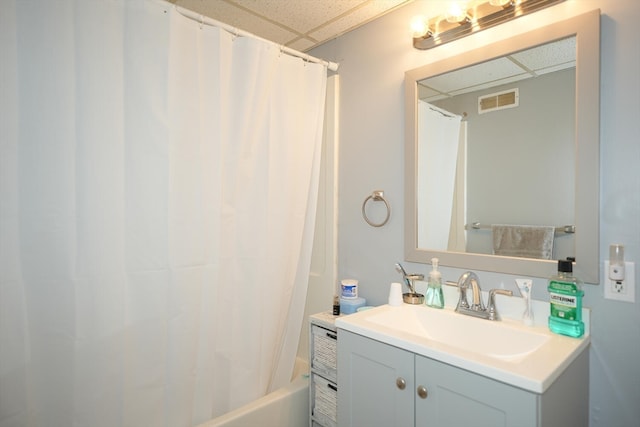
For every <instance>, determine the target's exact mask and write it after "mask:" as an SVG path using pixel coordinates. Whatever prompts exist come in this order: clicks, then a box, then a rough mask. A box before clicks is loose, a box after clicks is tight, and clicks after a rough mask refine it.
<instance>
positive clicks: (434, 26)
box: [413, 0, 565, 50]
mask: <svg viewBox="0 0 640 427" xmlns="http://www.w3.org/2000/svg"><path fill="white" fill-rule="evenodd" d="M563 1H565V0H519V1H518V0H511V1H510V2H508V3H507V4H505V5H504V6H493V5H490V4H489V1H486V2H485V3H481V4H479V5H477V6H476V7H474V8H472V9H469V10H468V13H467V15H468V16H469V17H470V19H467V20H465V21H463V22H461V23H459V24H456V25H451V24H448V25H446V29H445V30H444V31H440V32H439V31H438V27H439V26H442V21H443V20H445V18H444V17H443V16H440V17H438V18H434V19H432V20H430V21H429V23H428V27H429V29H430V31H428V32H427V33H426V34H425V35H422V36H418V37H414V38H413V47H414V48H416V49H421V50H425V49H431V48H434V47H436V46H439V45H441V44H444V43H448V42H450V41H454V40H457V39H459V38H462V37H465V36H468V35H469V34H473V33H477V32H478V31H482V30H485V29H487V28H491V27H494V26H496V25H498V24H502V23H504V22H507V21H510V20H512V19H516V18H519V17H521V16H524V15H528V14H530V13H533V12H537V11H538V10H541V9H544V8H546V7H549V6H553V5H554V4H557V3H562V2H563Z"/></svg>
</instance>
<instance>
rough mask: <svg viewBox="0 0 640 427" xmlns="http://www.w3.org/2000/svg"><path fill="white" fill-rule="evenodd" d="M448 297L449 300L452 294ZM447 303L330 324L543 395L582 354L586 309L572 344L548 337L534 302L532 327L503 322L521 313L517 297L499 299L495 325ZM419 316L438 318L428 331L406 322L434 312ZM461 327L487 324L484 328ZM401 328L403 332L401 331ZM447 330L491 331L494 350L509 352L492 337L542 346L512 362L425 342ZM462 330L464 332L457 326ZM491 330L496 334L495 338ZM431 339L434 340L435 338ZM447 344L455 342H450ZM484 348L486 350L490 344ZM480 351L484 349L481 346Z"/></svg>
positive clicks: (382, 309) (543, 307)
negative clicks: (578, 335)
mask: <svg viewBox="0 0 640 427" xmlns="http://www.w3.org/2000/svg"><path fill="white" fill-rule="evenodd" d="M452 296H455V294H453V295H452ZM446 300H447V299H446ZM509 300H510V301H509ZM450 301H452V298H448V302H449V304H448V306H447V307H445V308H444V309H442V310H438V309H434V308H431V307H427V306H425V305H409V304H403V305H402V306H400V307H391V306H389V305H383V306H379V307H376V308H373V309H370V310H366V311H361V312H358V313H354V314H350V315H347V316H340V317H338V318H336V320H335V324H336V326H337V327H338V328H339V329H343V330H346V331H350V332H353V333H356V334H359V335H362V336H365V337H368V338H371V339H374V340H377V341H380V342H383V343H386V344H389V345H392V346H395V347H398V348H402V349H405V350H408V351H411V352H413V353H416V354H419V355H422V356H426V357H429V358H432V359H435V360H438V361H441V362H444V363H447V364H449V365H452V366H456V367H459V368H462V369H466V370H468V371H470V372H474V373H476V374H480V375H483V376H486V377H489V378H492V379H495V380H497V381H501V382H504V383H507V384H510V385H513V386H516V387H520V388H522V389H525V390H529V391H532V392H535V393H544V392H545V391H546V390H547V389H548V388H549V386H550V385H551V384H552V383H553V382H554V381H555V379H556V378H558V376H559V375H560V374H561V373H562V372H563V371H564V370H565V369H566V368H567V367H568V366H569V365H570V364H571V362H572V361H573V360H575V358H576V357H577V356H578V355H579V354H580V353H581V352H582V351H584V350H585V349H587V348H588V346H589V343H590V336H589V315H590V311H589V310H588V309H584V310H583V321H584V322H585V335H584V336H583V337H581V338H572V337H567V336H563V335H557V334H554V333H552V332H551V331H549V329H548V328H547V325H546V321H547V315H548V303H545V302H542V301H534V311H535V313H536V316H535V324H534V325H533V326H525V325H524V324H523V322H522V321H521V319H519V318H517V319H513V318H509V317H508V314H509V313H519V314H521V313H522V310H521V307H522V299H521V298H518V297H511V298H508V297H505V298H501V299H500V300H499V301H498V307H499V308H502V309H503V310H502V311H501V314H502V320H499V321H490V320H485V319H477V318H474V317H471V316H467V315H463V314H459V313H455V312H454V310H453V307H452V306H451V303H450ZM485 301H486V299H485ZM420 310H436V311H437V312H439V313H438V314H437V319H438V320H437V321H433V322H432V323H434V324H433V325H431V324H428V325H424V322H423V324H422V325H417V324H416V325H413V324H412V320H411V319H413V318H416V316H423V317H424V315H429V316H433V315H434V314H435V312H431V313H429V312H420ZM451 316H457V317H451ZM460 316H462V318H460ZM394 318H397V319H398V321H399V322H405V323H398V322H396V324H395V325H392V324H391V323H394V322H390V323H387V324H383V323H384V322H380V320H379V319H394ZM429 318H432V317H429ZM407 319H409V321H407ZM467 319H468V320H467ZM461 322H462V323H461ZM466 322H489V324H478V323H475V324H474V323H466ZM435 323H438V324H435ZM405 324H406V328H405V327H404V325H405ZM452 324H455V325H456V326H455V328H457V329H455V328H452V331H451V332H450V333H451V334H456V332H455V331H456V330H460V326H459V325H460V324H462V325H469V326H470V327H471V329H474V330H475V329H476V328H477V327H479V328H480V329H479V330H484V329H483V328H485V329H486V328H489V329H488V330H489V331H491V334H492V336H493V339H494V340H495V341H496V346H500V347H501V348H508V347H509V344H508V343H506V342H505V341H508V339H505V340H500V339H497V338H496V336H500V334H501V332H502V331H504V332H505V336H509V337H511V339H513V337H519V336H520V335H521V336H523V337H525V338H526V340H528V339H529V338H531V341H532V342H533V341H537V340H541V341H544V344H542V345H540V346H539V347H537V348H534V349H533V350H532V351H528V352H526V353H522V354H517V355H516V356H514V357H492V356H491V355H487V354H484V353H483V352H482V351H480V352H478V351H474V349H473V348H472V346H471V345H470V346H469V348H465V346H464V345H450V344H448V343H444V342H441V341H439V340H438V339H432V338H430V337H429V336H427V334H428V333H429V332H428V331H430V330H432V329H431V328H441V329H442V328H447V327H451V326H450V325H452ZM400 325H402V326H400ZM496 327H497V328H496ZM463 328H465V327H464V326H463ZM501 328H502V329H501ZM465 329H466V328H465ZM443 330H444V331H445V332H446V329H442V330H441V331H438V332H440V336H442V333H441V332H442V331H443ZM496 330H497V331H498V332H495V331H496ZM447 333H448V332H447ZM496 334H497V335H496ZM432 335H434V336H435V334H432ZM480 335H482V334H480ZM451 338H453V339H454V341H455V337H451ZM478 338H479V339H480V340H481V339H482V337H478ZM465 339H466V338H465ZM526 340H525V341H526ZM525 344H526V343H525ZM488 345H489V347H490V345H491V343H489V344H488ZM514 345H515V344H514ZM484 347H485V348H487V346H484ZM476 350H477V349H476Z"/></svg>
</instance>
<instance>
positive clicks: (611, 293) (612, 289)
mask: <svg viewBox="0 0 640 427" xmlns="http://www.w3.org/2000/svg"><path fill="white" fill-rule="evenodd" d="M635 278H636V274H635V263H633V262H625V263H624V280H622V281H615V280H611V279H610V278H609V261H605V262H604V282H603V283H604V297H605V298H606V299H611V300H616V301H626V302H636V283H635Z"/></svg>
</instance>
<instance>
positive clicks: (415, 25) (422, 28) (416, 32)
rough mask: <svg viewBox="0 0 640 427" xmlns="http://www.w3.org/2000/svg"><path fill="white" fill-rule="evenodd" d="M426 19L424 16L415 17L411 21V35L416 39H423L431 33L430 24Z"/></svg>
mask: <svg viewBox="0 0 640 427" xmlns="http://www.w3.org/2000/svg"><path fill="white" fill-rule="evenodd" d="M428 22H429V21H428V20H427V18H426V17H424V16H422V15H418V16H414V17H413V19H412V20H411V33H412V34H413V37H414V38H417V37H423V36H425V35H426V34H428V33H429V24H428Z"/></svg>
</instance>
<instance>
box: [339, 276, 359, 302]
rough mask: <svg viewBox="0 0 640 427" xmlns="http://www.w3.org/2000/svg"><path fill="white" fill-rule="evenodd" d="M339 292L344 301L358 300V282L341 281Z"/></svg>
mask: <svg viewBox="0 0 640 427" xmlns="http://www.w3.org/2000/svg"><path fill="white" fill-rule="evenodd" d="M340 292H341V293H340V296H341V297H342V298H344V299H356V298H358V281H357V280H356V279H342V280H341V281H340Z"/></svg>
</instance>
